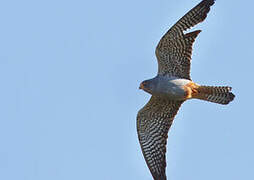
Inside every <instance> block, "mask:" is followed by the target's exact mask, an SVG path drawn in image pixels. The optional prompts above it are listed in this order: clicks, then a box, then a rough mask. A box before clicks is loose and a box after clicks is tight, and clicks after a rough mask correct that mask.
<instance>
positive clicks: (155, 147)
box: [137, 96, 183, 180]
mask: <svg viewBox="0 0 254 180" xmlns="http://www.w3.org/2000/svg"><path fill="white" fill-rule="evenodd" d="M182 103H183V101H172V100H169V99H166V98H161V97H157V96H152V97H151V99H150V100H149V102H148V103H147V104H146V105H145V106H144V107H143V108H142V109H141V110H140V111H139V112H138V115H137V131H138V138H139V143H140V145H141V149H142V152H143V155H144V157H145V160H146V163H147V166H148V167H149V169H150V172H151V173H152V175H153V178H154V179H155V180H166V174H165V168H166V144H167V137H168V131H169V128H170V126H171V124H172V122H173V119H174V117H175V115H176V113H177V111H178V109H179V108H180V106H181V104H182Z"/></svg>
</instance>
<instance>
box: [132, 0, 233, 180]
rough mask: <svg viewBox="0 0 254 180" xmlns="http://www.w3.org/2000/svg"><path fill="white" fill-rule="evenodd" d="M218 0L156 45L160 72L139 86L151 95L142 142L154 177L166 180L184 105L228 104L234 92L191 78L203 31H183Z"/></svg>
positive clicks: (141, 121) (142, 113) (207, 1)
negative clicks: (173, 130) (169, 148)
mask: <svg viewBox="0 0 254 180" xmlns="http://www.w3.org/2000/svg"><path fill="white" fill-rule="evenodd" d="M214 1H215V0H203V1H201V2H200V3H199V4H198V5H196V6H195V7H194V8H193V9H191V10H190V11H189V12H188V13H187V14H185V15H184V16H183V17H182V18H181V19H180V20H178V21H177V23H176V24H175V25H173V26H172V27H171V28H170V29H169V30H168V31H167V33H166V34H165V35H164V36H163V37H162V38H161V40H160V42H159V43H158V45H157V47H156V52H155V53H156V57H157V61H158V74H157V75H156V77H154V78H152V79H148V80H145V81H143V82H142V83H141V84H140V87H139V88H140V89H142V90H144V91H145V92H147V93H149V94H151V95H152V97H151V98H150V100H149V102H148V103H147V104H146V105H145V106H144V107H143V108H142V109H140V110H139V112H138V115H137V131H138V138H139V143H140V145H141V149H142V152H143V155H144V158H145V161H146V163H147V166H148V168H149V170H150V172H151V174H152V176H153V178H154V180H166V173H165V169H166V155H165V154H166V144H167V137H168V131H169V128H170V126H171V124H172V122H173V119H174V117H175V115H176V113H177V111H178V109H179V108H180V106H181V104H182V103H183V102H184V101H186V100H188V99H193V98H195V99H201V100H205V101H210V102H214V103H218V104H228V103H229V102H231V101H232V100H233V99H234V97H235V95H234V94H233V93H232V92H231V89H232V88H231V87H228V86H203V85H199V84H197V83H195V82H193V81H192V80H191V78H190V61H191V54H192V44H193V43H194V41H195V39H196V37H197V36H198V34H199V33H200V32H201V30H196V31H193V32H189V33H184V31H186V30H187V29H189V28H191V27H193V26H195V25H196V24H198V23H200V22H202V21H204V20H205V18H206V16H207V14H208V12H209V11H210V7H211V6H212V5H213V4H214Z"/></svg>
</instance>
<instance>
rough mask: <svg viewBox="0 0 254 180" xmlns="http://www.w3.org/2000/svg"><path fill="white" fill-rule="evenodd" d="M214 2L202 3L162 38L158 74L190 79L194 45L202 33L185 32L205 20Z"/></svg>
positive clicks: (210, 0)
mask: <svg viewBox="0 0 254 180" xmlns="http://www.w3.org/2000/svg"><path fill="white" fill-rule="evenodd" d="M214 1H215V0H203V1H201V2H200V3H199V4H198V5H197V6H195V7H194V8H193V9H191V10H190V11H189V12H188V13H187V14H185V15H184V16H183V17H182V18H181V19H180V20H179V21H178V22H177V23H176V24H175V25H174V26H172V27H171V28H170V29H169V30H168V32H167V33H166V34H165V35H164V36H163V37H162V38H161V40H160V42H159V44H158V45H157V47H156V57H157V60H158V74H163V75H165V74H169V75H171V76H176V77H180V78H185V79H190V60H191V54H192V44H193V43H194V41H195V38H196V37H197V36H198V34H199V33H200V32H201V31H200V30H198V31H194V32H190V33H187V34H184V31H185V30H187V29H189V28H191V27H193V26H195V25H196V24H198V23H200V22H202V21H203V20H205V18H206V16H207V14H208V12H209V10H210V7H211V6H212V5H213V4H214Z"/></svg>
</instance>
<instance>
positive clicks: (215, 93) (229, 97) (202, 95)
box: [192, 86, 235, 104]
mask: <svg viewBox="0 0 254 180" xmlns="http://www.w3.org/2000/svg"><path fill="white" fill-rule="evenodd" d="M231 89H232V88H231V87H228V86H216V87H215V86H199V87H198V88H195V90H196V92H193V94H192V97H193V98H197V99H202V100H206V101H210V102H214V103H218V104H228V103H229V102H231V101H233V99H234V97H235V95H234V94H233V93H232V92H230V91H231Z"/></svg>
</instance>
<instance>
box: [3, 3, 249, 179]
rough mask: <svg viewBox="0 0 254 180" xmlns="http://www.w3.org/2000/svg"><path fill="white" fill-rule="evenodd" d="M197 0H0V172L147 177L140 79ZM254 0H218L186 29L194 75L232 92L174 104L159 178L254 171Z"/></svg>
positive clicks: (9, 175) (10, 175) (8, 175)
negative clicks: (224, 101) (227, 99)
mask: <svg viewBox="0 0 254 180" xmlns="http://www.w3.org/2000/svg"><path fill="white" fill-rule="evenodd" d="M199 1H200V0H191V1H190V0H181V1H179V0H159V1H158V0H154V1H147V0H140V1H136V0H128V1H118V0H107V1H98V0H94V1H87V0H85V1H82V0H73V1H70V0H69V1H67V0H61V1H60V0H56V1H49V0H43V1H42V0H40V1H32V0H23V1H18V0H9V1H1V2H0V22H1V28H0V49H1V50H0V52H1V53H0V84H1V88H0V109H1V113H0V179H2V180H71V179H75V180H88V179H89V180H119V179H121V180H141V179H142V180H143V179H144V180H151V179H152V176H151V175H150V172H149V171H148V168H147V167H146V164H145V161H144V159H143V156H142V153H141V150H140V147H139V144H138V138H137V133H136V114H137V111H138V110H139V109H140V108H141V107H142V106H143V105H144V104H145V103H146V102H147V101H148V99H149V95H148V94H146V93H144V92H143V91H140V90H138V86H139V83H140V82H141V81H142V80H144V79H147V78H151V77H153V76H155V75H156V73H157V62H156V59H155V54H154V50H155V46H156V44H157V43H158V41H159V39H160V38H161V36H162V35H163V34H164V33H165V32H166V31H167V30H168V28H169V27H170V26H171V25H173V24H174V23H175V22H176V21H177V20H178V19H179V18H180V17H181V16H182V15H184V13H186V12H187V11H188V10H189V9H191V8H192V7H194V5H196V4H197V3H199ZM253 6H254V2H253V1H251V0H248V1H244V2H243V1H223V0H217V1H216V3H215V5H214V6H213V7H212V9H211V11H210V13H209V15H208V18H207V19H206V21H205V22H204V23H203V24H200V25H199V26H198V27H197V28H195V29H202V33H201V34H200V35H199V37H198V38H197V40H196V42H195V45H194V52H193V61H192V69H191V70H192V71H191V75H192V79H193V80H194V81H196V82H198V83H200V84H205V85H230V86H232V87H233V92H234V93H235V94H236V98H235V100H234V101H233V102H232V103H231V104H230V105H228V106H222V105H217V104H212V103H207V102H203V101H199V100H190V101H188V102H186V103H185V104H184V105H183V106H182V108H181V109H180V111H179V113H178V115H177V116H176V119H175V121H174V124H173V126H172V128H171V131H170V133H169V139H168V146H167V176H168V179H172V180H183V179H188V180H204V179H206V180H214V179H219V180H220V179H229V180H239V179H244V180H252V179H254V175H253V169H254V155H253V154H254V153H253V152H254V145H253V138H254V133H253V127H254V118H253V99H254V98H253V88H254V85H253V81H252V78H253V74H254V69H253V67H254V52H253V51H254V47H253V42H254V36H253V29H254V23H253V19H254V15H253Z"/></svg>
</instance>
